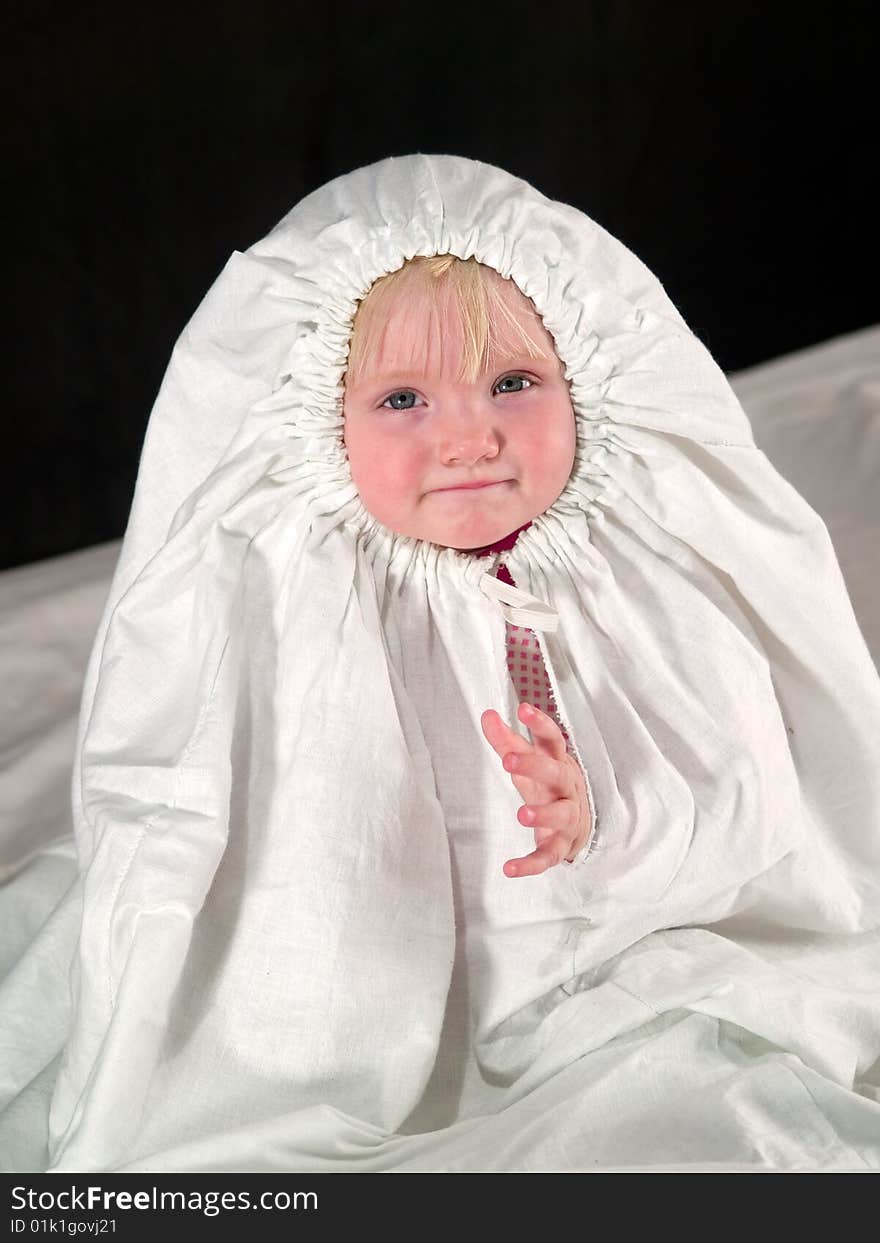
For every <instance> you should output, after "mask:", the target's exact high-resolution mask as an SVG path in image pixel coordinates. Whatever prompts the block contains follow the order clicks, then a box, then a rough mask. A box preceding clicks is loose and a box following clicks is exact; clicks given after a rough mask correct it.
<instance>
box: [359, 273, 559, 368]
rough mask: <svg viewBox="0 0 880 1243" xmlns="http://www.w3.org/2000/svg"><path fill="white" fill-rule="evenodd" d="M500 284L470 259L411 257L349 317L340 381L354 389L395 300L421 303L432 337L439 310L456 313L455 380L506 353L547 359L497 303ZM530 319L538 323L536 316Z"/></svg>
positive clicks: (438, 324)
mask: <svg viewBox="0 0 880 1243" xmlns="http://www.w3.org/2000/svg"><path fill="white" fill-rule="evenodd" d="M503 279H504V278H503V277H501V276H499V274H498V273H496V272H495V271H494V269H493V268H488V267H486V266H485V265H484V264H482V263H479V262H478V261H477V260H476V259H473V258H471V259H459V258H458V257H457V256H455V255H433V256H430V257H428V256H424V255H417V256H416V257H415V258H413V259H408V260H407V261H406V262H405V263H404V265H403V267H401V268H398V269H397V271H395V272H389V273H388V274H387V276H381V277H379V279H378V280H377V281H375V282H374V283H373V285H371V287H370V289H369V291H368V292H367V294H366V296H365V297H364V298H363V299H362V301H361V303H360V305H359V306H358V310H357V313H356V315H355V317H354V324H353V328H352V335H351V343H350V347H349V354H348V366H347V369H346V375H345V378H346V380H347V381H350V382H352V383H354V382H355V381H356V380H357V379H358V378H359V377H360V376H361V375H362V374H363V372H364V371H365V369H366V367H367V365H368V363H369V360H370V359H371V358H373V357H374V356H375V355H376V354H377V353H378V352H379V351H380V350H381V346H382V340H383V337H384V333H385V326H386V323H387V318H388V311H389V308H390V306H391V303H392V300H393V301H394V302H395V304H396V303H397V301H398V299H401V300H402V301H403V302H404V305H409V306H410V307H415V306H416V305H418V304H421V305H424V304H425V302H426V301H427V304H428V306H429V308H430V309H431V310H432V311H433V312H434V316H433V331H435V332H436V333H438V334H442V331H443V323H442V308H448V307H449V305H450V304H451V305H453V306H455V307H456V308H457V310H458V313H459V316H460V319H461V327H462V333H463V348H462V352H461V353H462V357H461V360H460V368H459V376H458V378H459V380H464V381H468V382H472V381H474V380H476V379H477V377H478V376H479V375H480V374H481V373H482V372H483V371H484V370H485V369H486V368H487V367H488V366H489V361H490V358H491V356H492V354H493V353H494V352H495V351H500V350H504V349H506V350H508V351H510V352H525V353H527V354H528V356H529V357H530V358H547V357H548V354H547V349H546V347H545V346H544V345H543V344H539V343H538V342H536V341H535V340H534V339H533V338H532V337H531V336H530V335H529V333H528V331H527V329H526V327H525V326H524V325H523V323H522V322H521V320H520V319H519V318H518V317H516V316H515V315H514V314H513V313H512V312H511V310H510V308H509V306H508V305H507V303H506V302H505V300H504V298H503V297H502V295H501V288H503V287H502V286H501V285H500V282H501V281H502V280H503ZM442 295H445V298H444V297H443V296H442ZM446 298H448V301H446ZM529 305H530V306H531V303H529ZM532 313H533V314H534V317H535V320H536V322H537V323H540V322H541V321H540V317H539V316H538V313H537V311H534V310H533V312H532ZM427 345H428V343H426V352H427Z"/></svg>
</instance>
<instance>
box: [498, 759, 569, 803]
mask: <svg viewBox="0 0 880 1243" xmlns="http://www.w3.org/2000/svg"><path fill="white" fill-rule="evenodd" d="M503 764H504V768H505V771H506V772H509V773H510V774H511V775H512V776H514V777H515V778H517V777H522V778H525V779H526V780H529V781H534V782H536V783H537V784H539V785H542V786H545V787H546V788H547V790H548V791H550V792H552V793H553V794H554V796H555V797H556V798H570V797H571V796H572V794H573V793H574V790H573V788H572V786H573V779H572V773H571V769H570V768H569V766H568V765H567V764H563V763H562V761H561V760H553V759H551V758H550V756H549V755H541V754H540V753H539V752H537V751H535V750H531V751H527V752H523V751H506V752H505V753H504V759H503Z"/></svg>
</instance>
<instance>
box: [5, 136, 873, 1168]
mask: <svg viewBox="0 0 880 1243" xmlns="http://www.w3.org/2000/svg"><path fill="white" fill-rule="evenodd" d="M447 252H450V253H453V254H457V255H459V256H461V257H463V258H464V257H468V256H469V255H472V254H473V255H475V256H476V257H477V258H478V259H479V260H480V261H481V262H484V263H486V264H488V265H489V266H492V267H495V268H496V269H497V270H498V271H499V272H501V273H502V275H504V276H510V277H512V278H513V279H514V280H515V281H516V283H517V284H518V286H519V287H520V288H521V289H522V290H523V292H524V293H526V294H527V295H528V296H530V297H531V298H532V299H533V301H534V303H535V305H536V307H537V309H538V311H539V312H540V313H541V315H542V317H543V319H544V322H545V324H546V326H547V328H548V330H549V331H550V332H551V333H552V335H553V336H554V339H555V341H556V344H557V349H558V353H559V355H560V357H561V358H562V359H563V362H564V363H565V365H566V374H567V376H568V378H569V381H570V384H571V391H572V398H573V402H574V405H575V410H576V416H577V432H578V443H577V451H576V458H575V466H574V469H573V472H572V476H571V478H570V480H569V483H568V485H567V486H566V489H565V491H564V492H563V494H562V496H561V497H560V498H559V499H558V500H557V502H556V503H555V504H554V505H553V506H552V507H551V509H550V510H548V511H547V512H546V513H545V514H543V515H541V516H539V517H537V518H536V519H535V520H534V522H533V523H532V525H531V527H530V528H529V529H528V531H526V532H525V533H524V534H523V535H522V536H520V539H519V540H518V542H517V544H516V546H515V548H514V549H513V551H512V552H511V553H509V554H505V559H506V562H507V564H508V565H509V567H510V571H511V574H512V575H513V578H514V580H515V581H516V583H517V584H518V588H517V590H518V592H519V593H520V595H519V596H518V597H517V596H511V594H510V593H511V590H512V589H511V588H510V587H507V586H505V585H504V584H503V583H500V582H499V581H498V580H497V579H495V578H494V577H492V573H491V571H492V570H493V569H497V565H498V558H497V557H495V558H492V559H490V561H489V574H488V578H487V563H486V561H484V560H478V559H477V558H474V557H472V556H469V555H468V554H462V553H457V552H455V551H453V550H451V549H440V548H438V547H436V546H433V545H429V544H424V543H421V542H419V541H416V540H411V539H406V538H403V537H398V536H396V535H393V534H392V533H391V532H389V531H387V530H385V529H384V528H381V527H380V526H379V524H377V523H376V522H375V521H374V520H373V519H372V518H371V517H370V516H369V515H368V514H367V513H366V511H365V510H364V508H363V506H362V505H361V503H360V500H359V498H358V496H357V494H356V491H355V489H354V486H353V484H352V482H351V479H350V475H349V472H348V469H347V463H346V460H345V454H344V449H343V447H342V444H341V440H340V430H341V376H342V373H343V370H344V365H345V358H346V350H347V342H348V336H349V333H350V321H351V317H352V315H353V313H354V310H355V306H356V301H357V299H358V298H359V297H361V296H363V294H364V293H365V292H366V290H367V289H368V288H369V286H370V285H371V284H372V282H373V281H374V280H375V279H376V278H377V277H378V276H380V275H382V274H383V273H385V272H387V271H391V270H393V269H394V268H396V267H398V266H399V265H400V264H401V263H402V262H403V260H404V259H405V258H407V257H410V256H412V255H414V254H435V253H447ZM502 589H503V590H502ZM505 620H507V621H513V622H514V623H515V624H523V625H528V626H530V627H532V628H534V629H535V630H536V631H537V632H538V634H539V636H540V642H541V645H542V650H543V654H544V658H545V662H546V665H547V669H548V673H549V675H550V677H551V680H552V682H553V685H554V688H555V692H556V694H555V698H556V703H557V707H558V710H559V714H560V719H561V720H562V721H563V723H564V724H565V726H566V729H567V730H568V732H569V734H570V737H571V740H572V743H573V746H574V748H575V751H576V754H577V757H578V759H579V762H581V764H582V766H583V767H584V771H585V775H586V776H587V780H588V786H589V788H590V790H591V792H592V796H593V799H594V803H595V807H594V816H595V821H596V832H595V833H594V835H593V838H592V843H591V847H590V849H589V851H587V852H584V853H583V854H582V855H581V856H580V857H579V859H578V860H577V862H576V863H575V864H574V865H572V866H571V867H567V868H566V867H560V868H555V869H553V870H552V871H551V872H549V873H547V874H546V875H544V876H542V877H540V878H537V879H534V880H529V881H521V880H520V881H511V880H508V879H507V878H506V877H504V876H503V874H502V873H501V864H502V862H503V861H504V860H505V859H506V858H509V857H510V856H511V855H512V854H515V853H521V852H522V848H523V843H524V837H525V835H526V834H527V832H528V831H527V830H523V829H522V828H521V827H520V826H519V824H518V822H517V820H516V810H517V808H518V806H519V803H520V800H519V798H518V796H517V794H516V791H515V790H514V789H513V787H512V784H511V782H510V779H509V776H508V775H507V774H506V773H504V772H503V770H502V769H501V767H500V764H499V762H498V759H497V757H496V756H495V755H494V753H493V752H492V751H491V749H490V748H489V747H488V745H487V744H486V743H485V740H484V739H483V738H482V735H481V732H480V727H479V716H480V713H481V712H482V711H483V710H484V709H485V708H487V707H496V708H498V710H499V711H500V712H501V713H502V715H503V716H505V718H506V719H507V720H509V721H511V722H512V721H513V720H514V717H513V712H514V709H515V703H516V699H515V696H514V692H513V687H512V684H511V682H510V680H509V677H508V675H507V669H506V665H505V642H504V639H505ZM304 653H305V655H304ZM878 725H880V685H878V679H877V675H876V672H875V670H874V667H873V665H872V663H871V660H870V657H869V655H868V652H867V649H866V647H865V643H864V640H863V638H862V636H861V634H860V632H859V629H858V626H857V624H856V622H855V618H854V616H853V612H852V608H851V606H850V603H849V599H848V596H847V593H846V589H845V587H844V584H843V580H842V578H841V574H840V570H839V567H838V564H837V561H836V559H835V555H834V551H833V549H832V546H831V543H830V540H829V538H828V533H827V530H826V528H825V526H824V524H823V522H822V521H821V520H820V519H819V517H818V516H817V515H816V514H815V513H814V512H813V510H812V509H811V508H810V507H809V506H808V505H807V504H806V502H805V501H803V500H802V499H801V497H800V496H799V495H798V494H797V493H796V492H795V491H794V489H793V488H792V487H791V486H790V485H789V484H787V483H786V482H785V481H784V480H783V479H782V478H781V476H780V475H779V474H778V473H777V472H776V470H775V469H774V468H773V467H772V466H771V465H770V463H769V461H768V460H767V459H766V457H765V456H764V454H763V453H762V452H761V451H760V450H758V449H757V448H756V447H755V445H754V442H753V439H752V434H751V428H750V426H749V422H748V420H747V419H746V417H745V415H744V414H743V412H742V410H741V408H740V406H739V404H738V402H737V400H736V398H735V397H734V395H733V393H732V391H731V389H730V387H729V385H728V383H727V381H726V380H725V379H724V377H723V375H722V374H721V372H720V371H719V370H718V368H717V367H716V365H715V364H714V363H713V361H712V359H711V358H710V356H709V355H708V353H707V352H706V350H705V349H704V348H703V347H702V345H700V343H699V342H698V341H696V339H695V338H694V337H693V336H692V334H691V333H690V332H689V331H688V329H687V327H686V326H685V325H684V323H683V322H682V320H681V318H680V316H679V315H678V313H677V312H676V311H675V309H674V308H673V307H672V305H671V304H670V303H669V301H668V299H667V298H666V296H665V294H664V292H663V290H662V288H661V287H660V286H659V284H658V283H657V281H656V280H655V278H653V277H652V276H651V274H650V273H649V272H647V270H646V269H645V268H644V267H643V265H642V264H641V263H639V261H638V260H637V259H635V257H634V256H632V255H631V254H630V253H629V252H628V251H626V250H625V248H624V247H622V246H621V245H620V244H619V243H617V242H616V241H614V240H613V239H612V238H611V237H609V236H608V234H607V233H605V232H604V231H603V230H602V229H601V228H599V227H598V226H597V225H596V224H595V223H593V222H592V221H590V220H589V219H588V218H587V217H585V216H584V215H583V214H581V213H580V212H578V211H576V210H575V209H573V208H571V207H568V206H565V205H563V204H558V203H553V202H550V201H549V200H547V199H546V198H544V197H543V196H542V195H540V194H539V193H538V192H537V191H535V190H534V189H532V188H531V187H529V186H527V185H526V184H525V183H523V182H521V181H518V180H516V179H515V178H512V177H510V176H509V175H508V174H506V173H504V172H502V171H501V170H498V169H495V168H491V167H489V166H486V165H482V164H478V163H476V162H473V161H470V160H465V159H461V158H457V157H451V156H424V155H417V156H411V157H405V158H398V159H393V160H387V161H383V162H382V163H380V164H378V165H374V166H372V167H370V168H367V169H359V170H357V171H356V172H354V173H351V174H350V175H348V176H346V177H342V178H339V179H338V180H336V181H334V182H332V183H330V185H328V186H325V187H323V188H322V189H321V190H319V191H317V192H316V193H314V194H312V195H310V196H309V197H308V198H306V199H305V200H303V202H302V203H300V204H299V205H298V206H297V207H296V208H295V209H294V210H293V211H292V212H291V213H290V214H289V215H288V216H287V217H285V218H284V220H282V221H281V222H280V223H279V225H278V226H277V227H276V228H275V229H274V230H273V231H272V232H271V233H270V234H269V236H268V237H267V238H265V239H264V240H263V241H262V242H260V243H258V244H256V245H255V246H253V247H251V248H250V250H249V251H248V252H246V253H245V254H235V255H234V256H233V257H232V259H231V260H230V261H229V263H228V264H227V266H226V268H225V269H224V271H223V272H222V273H221V275H220V277H219V278H218V280H217V281H216V283H215V285H214V286H213V287H212V289H211V290H210V291H209V293H208V295H207V297H206V299H205V300H204V302H203V303H202V305H201V306H200V308H199V309H198V311H197V312H196V314H195V315H194V317H193V319H192V320H191V322H190V324H189V325H188V327H187V329H186V330H185V332H184V333H183V335H182V337H181V339H180V341H179V342H178V344H177V347H176V349H175V352H174V355H173V358H172V361H171V364H170V367H169V370H168V373H167V375H166V378H165V381H164V383H163V386H162V390H161V392H160V394H159V397H158V400H157V403H156V406H155V409H154V411H153V415H152V418H151V422H150V427H149V430H148V434H147V439H146V444H145V448H144V454H143V458H142V463H141V469H140V474H139V479H138V486H137V490H136V495H135V501H134V505H133V509H132V516H131V521H130V524H129V528H128V531H127V533H126V538H125V541H124V544H123V548H122V553H121V556H120V559H119V563H118V566H117V569H116V572H115V576H114V579H113V584H112V587H111V591H110V595H109V599H108V602H107V606H106V609H105V612H104V617H103V620H102V622H101V625H100V627H99V630H98V636H97V639H96V643H95V647H94V650H93V655H92V659H91V662H90V666H89V670H88V674H87V677H86V684H85V691H84V696H83V704H82V713H81V723H80V734H79V741H78V759H77V765H76V769H75V775H74V816H75V827H76V837H77V853H78V859H79V866H80V869H81V873H82V877H83V879H82V884H81V886H80V885H75V886H74V887H73V889H71V890H70V891H69V892H68V894H67V895H66V896H65V897H63V898H62V899H61V900H60V901H59V903H58V906H57V907H56V909H55V910H54V912H53V913H52V915H51V916H50V917H49V919H48V920H47V921H46V923H45V925H44V926H43V928H42V929H41V930H40V932H39V933H38V934H37V935H36V938H35V940H34V942H33V945H32V947H31V948H30V950H28V951H27V952H25V953H23V954H22V956H21V957H20V958H19V959H18V960H17V961H16V963H15V966H14V968H13V971H12V973H11V975H10V977H9V980H8V982H7V986H6V989H5V998H4V1000H5V1003H6V1007H7V1008H6V1011H5V1015H6V1017H5V1018H4V1020H3V1022H4V1027H3V1030H2V1040H3V1047H4V1048H5V1049H6V1050H7V1060H6V1067H5V1069H4V1072H3V1073H4V1082H3V1088H4V1099H6V1100H8V1101H9V1105H8V1107H7V1109H6V1111H5V1113H4V1115H3V1116H2V1119H0V1128H2V1130H0V1134H2V1135H3V1145H4V1160H5V1161H6V1162H7V1167H8V1168H35V1167H36V1165H37V1164H39V1165H40V1166H41V1168H42V1167H43V1166H46V1167H48V1168H51V1169H52V1170H55V1171H68V1170H127V1171H135V1170H151V1171H154V1170H186V1171H191V1170H272V1169H289V1168H292V1169H298V1170H324V1169H390V1170H413V1169H444V1170H447V1169H448V1170H453V1169H461V1170H480V1169H487V1170H488V1169H504V1170H513V1169H516V1170H532V1169H560V1170H564V1169H595V1168H602V1167H605V1168H634V1167H651V1168H679V1167H685V1168H693V1167H697V1166H699V1167H701V1168H731V1169H732V1168H780V1169H793V1168H823V1169H835V1168H876V1167H878V1166H880V1099H878V1098H880V1078H878V1076H880V1071H878V1064H880V1063H878V1059H880V1000H878V991H880V990H878V985H880V938H878V933H877V929H878V925H880V893H878V875H880V873H878V865H880V833H878V809H880V764H878V759H880V754H878V753H880V729H878ZM77 927H79V929H80V931H79V940H78V946H77V950H76V961H75V969H74V973H73V986H74V987H73V1004H72V1007H71V1010H70V1013H69V1014H68V1012H67V1005H66V999H65V996H64V989H63V987H62V984H61V980H63V978H64V965H65V952H66V951H69V946H70V944H71V941H72V938H73V936H74V935H75V930H76V928H77ZM47 995H51V996H52V997H53V998H55V999H56V1000H57V1004H56V1005H54V1006H48V1009H50V1010H51V1011H52V1013H51V1015H50V1016H47V1015H43V1012H42V1009H38V1008H37V1004H36V1003H37V999H38V998H41V997H42V998H43V999H45V998H46V997H47ZM42 1006H43V1007H44V1008H45V1007H46V1002H45V1000H43V1002H42ZM41 1016H42V1017H41ZM41 1022H42V1023H43V1025H44V1028H45V1031H44V1032H41V1033H40V1035H39V1036H35V1030H36V1028H37V1026H38V1025H39V1024H40V1023H41ZM62 1048H63V1054H62V1053H61V1050H62ZM50 1095H51V1109H50V1111H49V1113H48V1121H47V1122H45V1121H44V1120H45V1118H46V1107H47V1102H48V1101H49V1098H50ZM43 1126H45V1127H46V1129H45V1131H43V1130H42V1129H41V1128H42V1127H43Z"/></svg>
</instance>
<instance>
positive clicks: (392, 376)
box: [358, 354, 554, 388]
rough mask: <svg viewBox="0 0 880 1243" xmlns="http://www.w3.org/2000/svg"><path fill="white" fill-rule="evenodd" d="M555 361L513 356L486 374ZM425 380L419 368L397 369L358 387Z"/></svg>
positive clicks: (368, 378) (365, 378) (364, 379)
mask: <svg viewBox="0 0 880 1243" xmlns="http://www.w3.org/2000/svg"><path fill="white" fill-rule="evenodd" d="M553 361H554V360H553V359H552V358H546V357H542V358H531V357H529V356H528V355H523V354H511V355H507V356H505V357H502V358H496V359H495V360H494V361H493V363H492V366H491V368H490V369H489V371H488V372H487V373H486V374H487V375H488V374H489V373H490V372H491V371H507V370H509V369H510V368H511V367H521V368H522V369H523V370H524V371H527V370H529V369H532V370H534V369H535V368H536V367H539V366H540V365H541V364H542V363H543V364H544V365H547V364H548V363H552V362H553ZM424 378H425V372H424V371H422V370H420V369H419V368H418V367H405V368H402V367H396V368H393V369H392V370H390V371H374V372H370V373H369V374H364V375H362V376H361V379H360V380H359V382H358V387H361V386H363V385H369V386H370V387H371V388H372V387H374V386H376V387H379V388H385V387H386V386H387V385H389V384H402V383H404V382H405V381H408V380H424Z"/></svg>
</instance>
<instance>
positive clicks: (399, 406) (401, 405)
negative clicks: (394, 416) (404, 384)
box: [382, 388, 416, 410]
mask: <svg viewBox="0 0 880 1243" xmlns="http://www.w3.org/2000/svg"><path fill="white" fill-rule="evenodd" d="M401 397H402V398H404V399H407V398H410V397H411V398H412V401H408V400H404V401H403V402H399V401H398V398H401ZM389 402H390V403H391V404H390V405H389V404H388V403H389ZM415 404H416V395H415V393H414V392H413V391H412V389H411V388H401V389H398V390H397V392H396V393H389V395H388V396H387V397H386V398H385V400H384V401H383V402H382V405H383V406H385V407H386V408H387V409H388V410H412V409H413V407H414V406H415Z"/></svg>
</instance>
